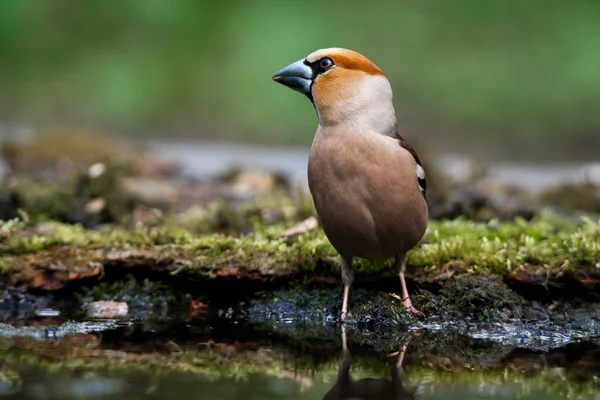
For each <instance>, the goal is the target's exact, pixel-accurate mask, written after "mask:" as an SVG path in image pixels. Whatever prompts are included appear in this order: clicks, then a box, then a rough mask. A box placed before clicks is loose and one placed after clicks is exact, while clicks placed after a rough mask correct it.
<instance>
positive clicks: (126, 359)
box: [0, 318, 600, 400]
mask: <svg viewBox="0 0 600 400" xmlns="http://www.w3.org/2000/svg"><path fill="white" fill-rule="evenodd" d="M19 324H20V325H27V326H26V327H25V326H22V327H17V330H16V331H15V330H13V331H12V334H11V335H6V334H5V333H2V336H3V338H0V398H1V399H15V400H16V399H20V400H29V399H31V400H42V399H43V400H52V399H61V400H71V399H73V400H75V399H77V400H80V399H111V400H121V399H127V400H132V399H171V400H179V399H182V400H183V399H185V400H192V399H208V400H212V399H214V400H230V399H231V400H234V399H235V400H238V399H243V400H253V399H261V400H262V399H264V400H275V399H290V400H291V399H382V400H385V399H422V400H427V399H431V400H433V399H444V400H453V399H456V400H459V399H460V400H462V399H486V400H490V399H530V400H537V399H539V400H541V399H546V400H547V399H579V398H581V399H598V398H600V394H599V393H600V390H598V389H599V388H598V383H597V382H598V376H599V375H598V374H600V344H599V343H597V342H594V341H587V342H576V343H571V344H568V345H566V346H559V347H557V348H552V349H549V350H548V351H545V352H542V351H532V350H528V349H523V348H519V347H518V346H511V345H506V344H503V343H498V342H495V341H493V340H488V339H477V338H474V337H471V336H467V335H462V334H458V333H451V332H440V331H437V330H429V329H423V330H419V331H413V332H403V333H402V334H401V335H399V337H401V338H402V339H399V340H398V344H397V346H395V347H396V350H391V351H382V350H381V349H380V350H377V349H375V348H373V347H372V346H368V345H365V344H364V340H363V338H361V337H360V335H358V334H356V333H354V331H353V330H351V329H348V332H347V333H346V332H345V331H346V329H342V328H341V327H339V326H337V325H335V324H331V325H330V326H329V327H328V332H329V333H325V334H324V333H322V332H323V331H322V330H321V331H320V333H319V334H318V335H315V336H314V337H309V336H306V334H305V333H304V334H303V335H302V338H297V337H294V335H293V334H287V333H286V334H282V333H278V332H276V331H274V330H272V328H270V327H267V326H264V325H260V324H251V323H248V322H244V321H241V320H233V319H218V318H217V319H215V318H207V319H202V318H192V319H190V318H178V319H176V320H175V319H166V320H165V319H163V320H160V321H109V322H98V321H96V322H94V323H92V324H91V323H88V322H84V323H73V322H71V323H63V322H61V321H58V320H56V319H47V318H40V319H37V320H33V321H28V322H21V323H19ZM19 324H16V325H19ZM292 324H293V323H292ZM57 325H58V328H56V326H57ZM36 329H37V332H38V334H31V332H33V331H35V330H36ZM25 332H27V333H28V334H24V333H25ZM344 333H345V334H344ZM344 348H345V349H346V350H344Z"/></svg>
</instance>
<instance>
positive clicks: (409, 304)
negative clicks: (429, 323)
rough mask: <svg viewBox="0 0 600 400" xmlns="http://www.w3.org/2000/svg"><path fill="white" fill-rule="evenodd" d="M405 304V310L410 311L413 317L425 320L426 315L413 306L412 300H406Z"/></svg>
mask: <svg viewBox="0 0 600 400" xmlns="http://www.w3.org/2000/svg"><path fill="white" fill-rule="evenodd" d="M403 304H404V309H405V310H406V311H408V312H409V313H411V314H412V315H415V316H417V317H418V318H425V314H423V313H422V312H421V311H419V310H417V309H416V308H415V307H414V306H413V305H412V302H411V301H410V298H406V299H404V301H403Z"/></svg>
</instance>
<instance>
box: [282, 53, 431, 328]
mask: <svg viewBox="0 0 600 400" xmlns="http://www.w3.org/2000/svg"><path fill="white" fill-rule="evenodd" d="M273 79H274V80H275V81H276V82H279V83H281V84H283V85H285V86H287V87H289V88H291V89H293V90H296V91H298V92H300V93H303V94H305V95H306V96H307V97H308V98H309V99H310V101H311V102H312V103H313V105H314V106H315V109H316V110H317V114H318V117H319V126H318V127H317V132H316V134H315V137H314V140H313V143H312V147H311V149H310V155H309V159H308V184H309V188H310V192H311V194H312V197H313V201H314V203H315V207H316V210H317V214H318V216H319V220H320V222H321V225H322V227H323V230H324V231H325V234H326V235H327V238H328V239H329V241H330V242H331V244H332V245H333V247H335V249H336V250H337V251H338V252H339V253H340V256H341V265H342V280H343V282H344V300H343V302H342V319H345V318H346V315H347V312H348V293H349V290H350V285H351V284H352V281H353V279H354V274H353V272H352V260H353V259H354V258H355V257H360V258H366V259H370V260H379V259H385V258H391V257H395V269H396V271H397V272H398V275H399V277H400V284H401V286H402V297H403V299H404V307H405V308H406V309H407V310H408V311H410V312H411V313H413V314H415V315H417V316H423V314H422V313H421V312H420V311H418V310H417V309H415V308H414V307H413V305H412V303H411V301H410V297H409V295H408V291H407V289H406V282H405V280H404V271H405V268H406V264H405V256H406V252H407V251H408V250H410V249H411V248H413V247H414V246H415V245H416V244H417V243H418V242H419V240H420V239H421V237H422V236H423V234H424V233H425V229H426V227H427V219H428V212H427V202H426V199H425V189H426V185H425V171H424V170H423V167H422V166H421V163H420V161H419V157H418V156H417V153H416V152H415V150H414V149H413V148H412V147H411V146H410V145H409V144H408V143H407V142H406V141H405V140H404V139H403V138H402V137H401V136H400V135H399V134H398V131H397V125H396V115H395V111H394V106H393V104H392V88H391V86H390V83H389V82H388V80H387V79H386V77H385V75H384V74H383V72H382V71H381V69H379V67H377V66H376V65H375V64H374V63H372V62H371V61H370V60H368V59H367V58H366V57H364V56H363V55H361V54H359V53H356V52H354V51H351V50H346V49H340V48H330V49H322V50H317V51H315V52H314V53H312V54H310V55H309V56H308V57H306V58H303V59H301V60H299V61H297V62H295V63H293V64H290V65H288V66H287V67H285V68H283V69H282V70H280V71H279V72H277V73H276V74H275V76H273Z"/></svg>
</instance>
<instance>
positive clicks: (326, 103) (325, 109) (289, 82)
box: [273, 48, 396, 133]
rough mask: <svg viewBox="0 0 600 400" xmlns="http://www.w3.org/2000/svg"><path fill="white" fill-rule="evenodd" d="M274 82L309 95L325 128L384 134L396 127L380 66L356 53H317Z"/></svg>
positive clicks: (343, 50)
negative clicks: (346, 127) (342, 126)
mask: <svg viewBox="0 0 600 400" xmlns="http://www.w3.org/2000/svg"><path fill="white" fill-rule="evenodd" d="M273 79H275V80H276V81H278V82H280V83H282V84H284V85H286V86H288V87H290V88H292V89H294V90H297V91H299V92H301V93H304V94H306V95H307V96H308V97H309V98H310V99H311V100H312V102H313V103H314V105H315V108H316V109H317V113H318V114H319V122H320V124H321V125H323V126H324V125H335V124H339V123H345V124H348V125H351V126H353V127H355V128H359V129H378V130H384V131H385V133H387V131H388V130H392V129H395V127H396V119H395V113H394V109H393V106H392V102H391V100H392V91H391V87H390V85H389V82H388V81H387V79H386V78H385V75H384V74H383V71H381V69H380V68H379V67H378V66H377V65H375V64H374V63H373V62H371V61H370V60H369V59H368V58H366V57H365V56H363V55H362V54H359V53H357V52H355V51H352V50H347V49H341V48H329V49H321V50H317V51H315V52H313V53H311V54H309V55H308V56H307V57H306V58H305V59H302V60H299V61H297V62H295V63H293V64H291V65H289V66H287V67H285V68H283V69H282V70H281V71H279V72H278V73H277V74H275V76H274V77H273ZM382 118H383V120H382Z"/></svg>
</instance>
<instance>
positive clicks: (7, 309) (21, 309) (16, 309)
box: [0, 283, 50, 321]
mask: <svg viewBox="0 0 600 400" xmlns="http://www.w3.org/2000/svg"><path fill="white" fill-rule="evenodd" d="M49 304H50V299H49V298H48V297H43V296H34V295H32V294H30V293H27V291H26V290H25V288H22V287H18V288H17V287H12V286H7V285H6V284H4V283H0V321H10V320H15V319H16V320H23V319H27V318H32V317H34V316H36V315H37V313H38V311H40V310H43V309H45V308H47V307H48V306H49Z"/></svg>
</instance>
